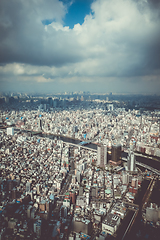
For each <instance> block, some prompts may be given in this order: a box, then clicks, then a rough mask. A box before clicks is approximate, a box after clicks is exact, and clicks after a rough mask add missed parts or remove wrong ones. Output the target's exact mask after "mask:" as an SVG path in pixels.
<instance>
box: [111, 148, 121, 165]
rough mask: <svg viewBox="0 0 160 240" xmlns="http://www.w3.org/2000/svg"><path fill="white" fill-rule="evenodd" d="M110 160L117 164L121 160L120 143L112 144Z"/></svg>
mask: <svg viewBox="0 0 160 240" xmlns="http://www.w3.org/2000/svg"><path fill="white" fill-rule="evenodd" d="M111 159H112V162H113V163H115V164H118V163H120V162H121V145H120V144H119V145H113V146H112V157H111Z"/></svg>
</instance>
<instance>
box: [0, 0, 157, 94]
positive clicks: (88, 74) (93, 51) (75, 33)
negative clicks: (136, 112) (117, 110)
mask: <svg viewBox="0 0 160 240" xmlns="http://www.w3.org/2000/svg"><path fill="white" fill-rule="evenodd" d="M159 13H160V4H159V3H158V1H156V0H140V1H136V0H119V1H116V0H112V1H111V0H85V1H84V0H74V1H71V0H61V1H60V0H54V1H50V0H47V1H44V0H42V1H41V2H37V1H33V2H32V4H29V3H25V2H23V1H10V2H7V1H4V0H2V1H1V2H0V16H1V19H0V31H1V38H0V89H1V91H23V92H24V91H26V92H44V93H47V92H65V91H66V92H72V91H73V92H74V91H90V92H97V93H98V92H102V93H103V92H115V93H126V92H129V93H137V94H140V93H141V94H145V93H148V94H158V93H159V89H160V78H159V76H160V61H159V60H160V55H159V49H160V41H159V40H160V30H159V20H160V19H159V18H160V17H159V16H160V14H159Z"/></svg>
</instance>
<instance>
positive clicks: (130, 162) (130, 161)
mask: <svg viewBox="0 0 160 240" xmlns="http://www.w3.org/2000/svg"><path fill="white" fill-rule="evenodd" d="M127 166H128V171H131V172H133V171H135V170H136V158H135V155H134V152H129V154H128V157H127Z"/></svg>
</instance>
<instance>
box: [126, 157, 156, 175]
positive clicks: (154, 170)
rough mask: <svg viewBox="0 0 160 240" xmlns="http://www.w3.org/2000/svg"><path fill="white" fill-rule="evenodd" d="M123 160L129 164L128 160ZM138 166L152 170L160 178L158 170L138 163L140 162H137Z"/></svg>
mask: <svg viewBox="0 0 160 240" xmlns="http://www.w3.org/2000/svg"><path fill="white" fill-rule="evenodd" d="M122 160H123V161H126V162H127V158H125V157H122ZM136 165H137V166H141V167H144V168H146V169H148V170H150V171H151V172H154V173H156V174H157V175H158V176H160V171H158V170H156V169H155V168H152V167H150V166H148V165H146V164H144V163H141V162H138V161H136Z"/></svg>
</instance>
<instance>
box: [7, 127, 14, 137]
mask: <svg viewBox="0 0 160 240" xmlns="http://www.w3.org/2000/svg"><path fill="white" fill-rule="evenodd" d="M7 135H12V136H13V135H14V128H7Z"/></svg>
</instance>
